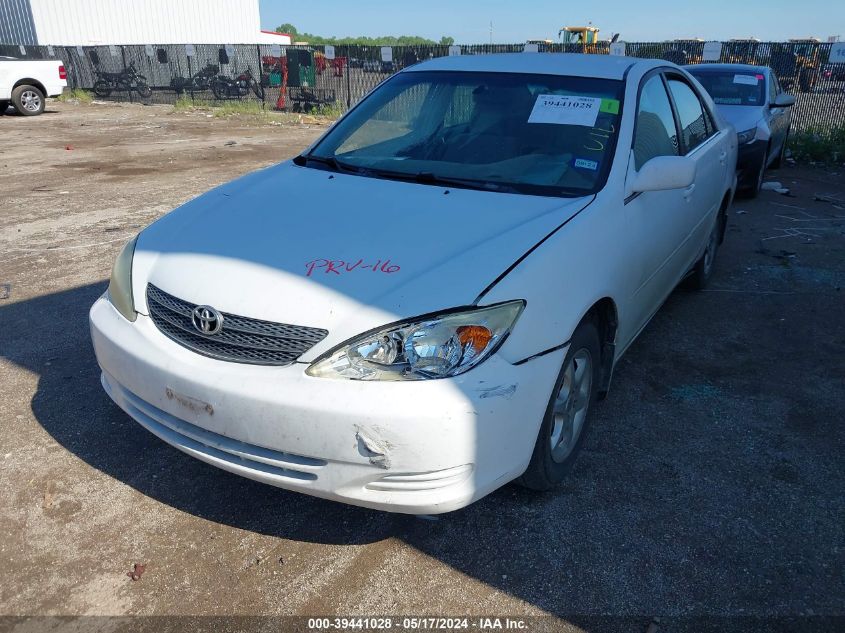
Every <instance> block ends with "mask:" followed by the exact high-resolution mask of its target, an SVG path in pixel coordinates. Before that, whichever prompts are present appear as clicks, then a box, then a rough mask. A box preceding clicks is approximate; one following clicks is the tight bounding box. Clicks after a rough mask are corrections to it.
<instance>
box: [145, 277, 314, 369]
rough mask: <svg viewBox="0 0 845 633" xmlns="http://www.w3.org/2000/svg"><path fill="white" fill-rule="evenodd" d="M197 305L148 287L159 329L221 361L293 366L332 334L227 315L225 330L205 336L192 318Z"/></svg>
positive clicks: (195, 349)
mask: <svg viewBox="0 0 845 633" xmlns="http://www.w3.org/2000/svg"><path fill="white" fill-rule="evenodd" d="M196 306H197V304H193V303H189V302H187V301H183V300H182V299H179V298H177V297H174V296H173V295H171V294H169V293H167V292H165V291H163V290H161V289H160V288H157V287H156V286H154V285H152V284H147V308H148V310H149V313H150V318H151V319H152V320H153V323H155V325H156V327H157V328H158V329H159V330H160V331H161V332H162V333H163V334H164V335H165V336H167V337H168V338H170V339H172V340H173V341H175V342H176V343H179V344H180V345H182V346H183V347H187V348H188V349H190V350H192V351H194V352H197V353H198V354H202V355H204V356H209V357H211V358H216V359H218V360H225V361H230V362H235V363H247V364H251V365H289V364H291V363H293V362H294V361H296V359H297V358H299V357H300V356H302V354H304V353H305V352H307V351H308V350H309V349H311V348H312V347H314V345H316V344H317V343H319V342H320V341H322V340H323V339H324V338H325V337H326V336H327V335H328V330H323V329H320V328H312V327H305V326H300V325H288V324H286V323H274V322H272V321H263V320H261V319H251V318H249V317H244V316H240V315H237V314H229V313H227V312H223V313H222V314H223V329H222V330H221V331H220V332H219V333H217V334H214V335H206V334H202V333H200V332H199V331H197V329H196V328H194V325H193V321H192V318H191V315H192V312H193V309H194V308H195V307H196Z"/></svg>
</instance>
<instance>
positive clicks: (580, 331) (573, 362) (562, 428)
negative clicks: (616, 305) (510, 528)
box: [517, 319, 601, 490]
mask: <svg viewBox="0 0 845 633" xmlns="http://www.w3.org/2000/svg"><path fill="white" fill-rule="evenodd" d="M600 354H601V351H600V345H599V332H598V329H597V328H596V325H595V323H593V321H591V320H589V319H587V320H584V321H582V322H581V323H580V324H579V325H578V327H577V328H575V333H574V334H573V335H572V340H571V343H570V345H569V351H567V353H566V357H565V358H564V359H563V366H562V367H561V370H560V373H559V374H558V377H557V380H556V381H555V386H554V390H553V391H552V395H551V397H550V398H549V404H548V406H547V407H546V413H545V415H544V416H543V422H542V424H541V425H540V432H539V433H538V434H537V441H536V442H535V444H534V452H533V453H532V454H531V462H530V463H529V464H528V468H527V469H526V471H525V472H524V473H523V474H522V476H521V477H520V478H519V479H517V483H519V484H520V485H521V486H524V487H526V488H530V489H532V490H548V489H550V488H553V487H554V486H556V485H557V484H559V483H560V482H561V481H563V479H564V478H565V477H566V475H568V474H569V472H570V471H571V470H572V467H573V465H574V464H575V460H576V458H577V457H578V453H579V452H580V451H581V447H582V446H583V444H584V438H585V437H586V435H587V429H588V426H589V421H590V409H591V407H592V405H593V403H594V402H595V400H596V393H597V390H598V384H599V376H600V370H601V358H600ZM573 386H575V389H573Z"/></svg>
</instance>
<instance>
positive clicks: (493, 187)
mask: <svg viewBox="0 0 845 633" xmlns="http://www.w3.org/2000/svg"><path fill="white" fill-rule="evenodd" d="M412 178H413V179H414V180H415V181H416V182H419V183H422V184H424V185H446V186H451V187H459V188H463V189H477V190H479V191H499V192H505V193H518V190H517V188H516V187H514V186H512V185H507V184H504V183H498V182H494V181H489V180H475V179H472V178H452V177H451V176H438V175H437V174H433V173H431V172H430V171H421V172H419V173H417V174H413V176H412Z"/></svg>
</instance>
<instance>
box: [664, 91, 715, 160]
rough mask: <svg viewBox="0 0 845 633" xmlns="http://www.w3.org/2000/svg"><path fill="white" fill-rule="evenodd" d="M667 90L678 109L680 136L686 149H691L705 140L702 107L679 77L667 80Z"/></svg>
mask: <svg viewBox="0 0 845 633" xmlns="http://www.w3.org/2000/svg"><path fill="white" fill-rule="evenodd" d="M669 90H670V91H671V93H672V98H673V99H674V100H675V107H676V108H677V109H678V119H680V122H681V138H683V141H684V147H686V150H687V151H688V152H689V151H692V150H693V149H695V148H696V147H698V146H699V145H701V144H702V143H703V142H704V141H706V140H707V138H708V134H707V123H706V122H705V120H704V109H703V108H702V106H701V101H699V99H698V95H696V94H695V92H693V90H692V88H690V87H689V85H688V84H687V83H686V82H683V81H680V80H679V79H670V80H669Z"/></svg>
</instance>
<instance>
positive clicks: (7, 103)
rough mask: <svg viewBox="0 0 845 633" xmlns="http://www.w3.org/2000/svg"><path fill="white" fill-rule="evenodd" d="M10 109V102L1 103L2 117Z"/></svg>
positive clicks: (0, 111) (0, 114)
mask: <svg viewBox="0 0 845 633" xmlns="http://www.w3.org/2000/svg"><path fill="white" fill-rule="evenodd" d="M8 109H9V102H8V101H6V100H5V99H4V100H3V101H0V116H3V115H4V114H6V110H8Z"/></svg>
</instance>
